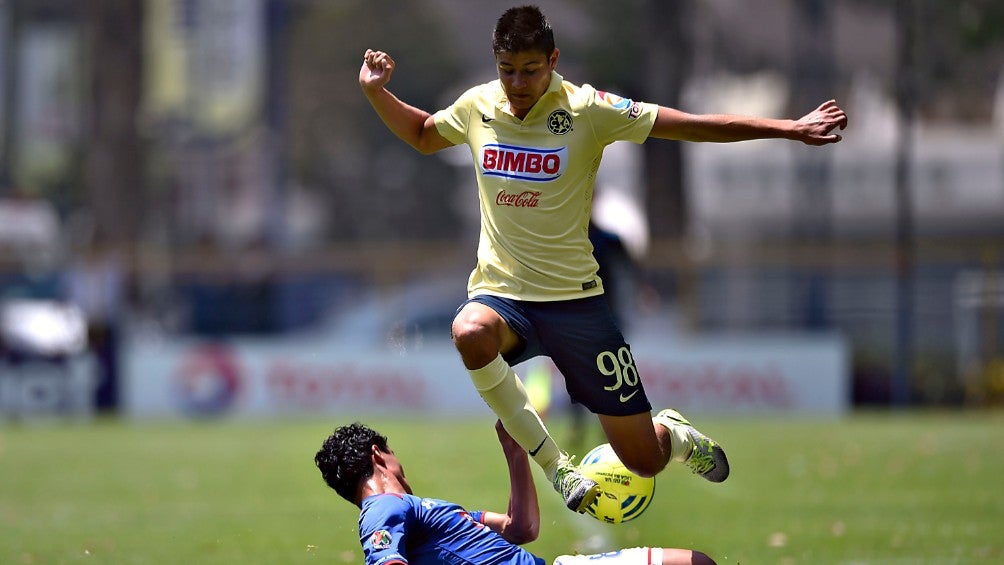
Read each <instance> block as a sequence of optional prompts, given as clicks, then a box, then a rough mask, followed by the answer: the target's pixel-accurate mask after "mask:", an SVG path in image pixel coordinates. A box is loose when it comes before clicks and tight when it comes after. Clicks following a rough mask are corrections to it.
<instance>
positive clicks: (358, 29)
mask: <svg viewBox="0 0 1004 565" xmlns="http://www.w3.org/2000/svg"><path fill="white" fill-rule="evenodd" d="M303 8H304V9H302V10H298V11H297V12H296V13H295V15H294V18H293V23H292V25H293V30H292V34H291V37H292V40H291V43H290V52H289V56H290V67H289V78H290V81H291V84H290V104H291V106H290V113H291V114H290V117H289V119H290V122H289V134H290V143H291V157H290V159H291V164H290V166H291V172H292V174H293V175H294V177H295V178H297V179H298V180H299V182H301V183H303V184H304V185H306V186H308V187H313V188H316V189H318V190H322V191H324V192H325V193H326V194H325V195H324V197H325V198H327V199H328V201H329V202H330V212H331V219H330V233H329V235H330V236H331V237H332V238H333V239H335V240H341V241H346V240H348V241H354V240H360V239H369V240H394V239H399V238H405V239H408V238H415V237H419V238H424V239H448V238H451V237H454V236H455V235H456V234H457V231H458V230H459V228H460V227H461V223H460V221H459V219H458V217H457V210H456V207H455V206H454V201H455V200H456V197H455V195H454V190H455V177H454V171H453V170H452V168H451V167H449V166H448V165H447V164H445V163H444V162H443V161H442V160H441V159H437V158H430V157H424V156H422V155H419V154H418V153H416V152H414V151H412V150H411V149H410V148H409V147H407V146H405V145H404V144H403V143H402V142H401V141H400V140H398V139H397V138H396V137H394V135H393V134H392V133H390V132H389V131H388V130H387V128H385V127H383V125H382V124H381V123H380V119H379V117H377V116H376V115H375V114H374V112H373V111H372V110H371V109H370V107H369V103H368V102H367V101H366V98H365V97H364V96H363V95H362V93H361V92H360V90H359V83H358V74H359V67H360V65H361V64H362V58H363V53H364V52H365V50H366V49H367V48H373V49H381V50H384V51H387V52H389V53H390V54H391V55H392V56H393V57H394V59H395V61H396V62H397V64H398V68H397V69H396V70H395V74H394V78H393V79H392V83H391V85H390V87H391V89H392V90H393V92H394V93H395V94H396V95H397V96H399V97H400V98H401V99H403V100H406V101H407V102H409V103H410V104H413V105H415V106H417V107H420V108H424V109H426V110H429V111H433V110H434V109H437V108H440V107H442V106H443V105H445V104H446V103H449V102H452V96H455V95H457V94H459V92H451V91H450V88H451V86H453V85H454V84H455V81H457V80H458V79H460V78H462V77H463V73H462V72H461V65H460V60H459V59H460V58H459V57H458V54H457V53H455V47H454V46H453V44H451V38H452V37H453V35H452V34H450V33H448V30H446V29H444V26H445V25H446V23H445V22H447V21H448V18H444V17H442V15H440V14H437V13H436V10H435V9H432V8H431V7H430V6H428V5H423V4H422V3H414V2H405V3H401V2H392V1H389V0H380V1H367V2H363V1H352V2H332V3H320V2H317V3H310V4H306V5H304V6H303Z"/></svg>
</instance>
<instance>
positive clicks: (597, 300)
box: [457, 295, 652, 416]
mask: <svg viewBox="0 0 1004 565" xmlns="http://www.w3.org/2000/svg"><path fill="white" fill-rule="evenodd" d="M468 302H477V303H480V304H484V305H485V306H488V307H489V308H491V309H492V310H495V311H496V312H497V313H498V314H499V316H501V317H502V319H503V320H505V322H506V323H507V324H509V327H510V328H511V329H512V330H513V331H514V332H515V333H516V335H518V336H519V337H520V338H521V339H520V346H519V347H517V348H516V350H515V351H510V352H508V354H506V355H504V356H503V357H504V359H505V360H506V362H507V363H509V364H510V365H518V364H519V363H522V362H523V361H527V360H529V359H532V358H534V357H537V356H540V355H544V356H547V357H550V358H551V361H553V362H554V365H555V366H556V367H557V368H558V370H559V371H561V374H562V376H563V377H564V378H565V388H566V390H567V391H568V396H569V397H571V399H572V400H574V401H576V402H578V403H580V404H582V405H583V406H585V407H586V408H588V409H589V410H590V412H593V413H594V414H604V415H607V416H630V415H634V414H641V413H643V412H651V410H652V405H651V404H649V401H648V397H647V396H646V395H645V389H644V387H643V386H642V383H641V379H640V378H639V376H638V367H637V365H635V362H634V357H633V356H632V355H631V347H630V346H629V345H628V344H627V343H626V342H625V341H624V335H623V334H622V333H621V331H620V329H618V328H617V323H616V322H615V320H614V315H613V311H612V310H611V309H610V304H609V303H608V302H607V299H606V297H604V296H602V295H601V296H593V297H589V298H579V299H575V300H562V301H556V302H526V301H520V300H512V299H509V298H501V297H498V296H491V295H479V296H475V297H473V298H471V299H469V300H467V301H466V302H464V304H461V305H460V308H458V309H457V312H458V313H459V312H460V310H461V309H462V308H463V307H464V305H466V304H467V303H468Z"/></svg>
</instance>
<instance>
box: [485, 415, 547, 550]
mask: <svg viewBox="0 0 1004 565" xmlns="http://www.w3.org/2000/svg"><path fill="white" fill-rule="evenodd" d="M495 431H496V432H497V433H498V436H499V443H501V444H502V452H503V453H504V454H505V459H506V462H507V463H508V465H509V508H508V509H507V510H506V513H505V514H499V513H497V512H485V513H484V516H483V517H482V521H483V522H484V524H485V525H486V526H488V527H489V528H491V529H493V530H495V531H496V532H498V533H499V534H501V535H502V537H503V538H505V539H506V540H507V541H509V542H510V543H514V544H516V545H522V544H524V543H530V542H531V541H533V540H535V539H537V535H538V534H539V533H540V507H539V506H538V504H537V489H536V487H535V486H534V484H533V474H532V473H531V471H530V459H529V456H528V455H527V453H526V451H525V450H524V449H523V448H522V447H520V445H519V444H518V443H516V440H514V439H512V436H510V435H509V432H507V431H506V430H505V428H504V427H503V426H502V422H501V421H498V422H496V423H495Z"/></svg>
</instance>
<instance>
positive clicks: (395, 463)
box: [383, 450, 413, 494]
mask: <svg viewBox="0 0 1004 565" xmlns="http://www.w3.org/2000/svg"><path fill="white" fill-rule="evenodd" d="M383 459H384V464H385V465H386V466H387V472H388V473H390V474H391V475H393V476H394V478H395V479H397V482H399V483H401V486H402V487H403V488H404V490H405V492H407V493H408V494H413V493H412V492H411V485H409V484H408V479H407V478H405V476H404V467H402V466H401V462H400V461H399V460H398V458H397V455H394V451H393V450H391V451H390V453H385V454H384V456H383Z"/></svg>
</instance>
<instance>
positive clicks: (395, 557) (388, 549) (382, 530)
mask: <svg viewBox="0 0 1004 565" xmlns="http://www.w3.org/2000/svg"><path fill="white" fill-rule="evenodd" d="M409 508H410V507H409V505H408V504H407V503H406V502H405V501H403V500H402V499H401V498H399V497H396V496H382V497H380V500H379V502H378V503H377V504H373V505H372V506H369V507H368V508H367V510H366V512H364V513H363V514H362V516H360V517H359V541H360V543H362V546H363V558H364V559H365V562H366V565H392V564H395V563H403V564H407V563H408V556H407V554H406V551H405V548H406V547H407V544H406V543H405V541H404V540H405V528H406V525H407V522H408V513H409Z"/></svg>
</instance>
